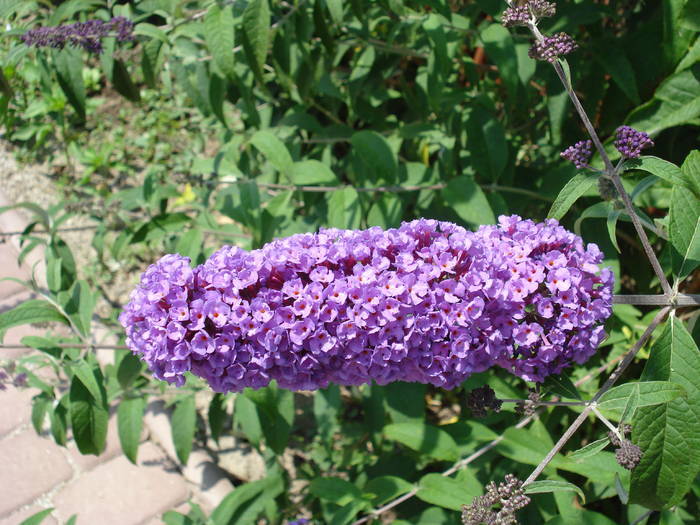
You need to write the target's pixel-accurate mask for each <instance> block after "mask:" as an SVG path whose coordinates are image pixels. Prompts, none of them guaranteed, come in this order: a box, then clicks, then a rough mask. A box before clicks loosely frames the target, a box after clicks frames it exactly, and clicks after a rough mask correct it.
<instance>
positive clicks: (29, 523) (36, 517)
mask: <svg viewBox="0 0 700 525" xmlns="http://www.w3.org/2000/svg"><path fill="white" fill-rule="evenodd" d="M52 512H53V508H50V509H44V510H41V511H39V512H37V513H36V514H32V515H31V516H29V517H28V518H26V519H24V520H22V523H20V524H19V525H39V524H40V523H41V522H42V521H44V519H45V518H47V517H48V516H49V515H50V514H51V513H52Z"/></svg>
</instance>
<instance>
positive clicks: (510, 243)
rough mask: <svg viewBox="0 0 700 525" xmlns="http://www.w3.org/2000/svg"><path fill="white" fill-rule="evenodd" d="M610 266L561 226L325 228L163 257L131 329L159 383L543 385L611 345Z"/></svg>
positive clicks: (506, 221) (129, 320)
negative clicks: (196, 257)
mask: <svg viewBox="0 0 700 525" xmlns="http://www.w3.org/2000/svg"><path fill="white" fill-rule="evenodd" d="M601 260H602V253H601V252H600V250H599V249H598V247H597V246H596V245H594V244H589V245H588V246H587V247H585V246H584V244H583V241H582V240H581V238H580V237H578V236H576V235H574V234H573V233H570V232H568V231H567V230H565V229H564V228H562V227H561V226H559V224H558V223H557V221H555V220H547V221H546V222H544V223H539V224H537V223H534V222H532V221H530V220H522V219H521V218H520V217H517V216H512V217H505V216H504V217H501V218H500V219H499V224H498V225H497V226H482V227H481V228H480V229H479V230H478V231H477V232H470V231H467V230H465V229H464V228H461V227H459V226H457V225H455V224H452V223H448V222H438V221H434V220H426V219H421V220H416V221H413V222H409V223H404V224H403V225H402V226H401V227H400V228H398V229H391V230H387V231H384V230H382V229H381V228H377V227H375V228H370V229H368V230H362V231H356V230H337V229H325V230H321V231H320V232H319V233H317V234H300V235H294V236H292V237H289V238H286V239H281V240H277V241H274V242H271V243H269V244H267V245H265V246H264V247H263V248H261V249H259V250H253V251H250V252H246V251H244V250H241V249H239V248H236V247H230V246H225V247H224V248H222V249H220V250H219V251H218V252H216V253H215V254H214V255H212V256H211V257H210V258H209V259H208V260H207V261H206V262H205V263H204V264H203V265H200V266H198V267H196V268H195V269H191V268H190V266H189V260H188V259H187V258H185V257H181V256H179V255H166V256H165V257H163V258H162V259H161V260H160V261H158V262H157V263H156V264H154V265H152V266H150V267H149V268H148V269H147V270H146V272H145V273H144V274H143V276H142V278H141V283H140V284H139V286H138V287H137V288H136V289H135V290H134V291H133V292H132V295H131V300H130V302H129V304H128V305H127V306H126V308H125V310H124V312H122V314H121V315H120V321H121V323H122V325H123V326H124V328H125V329H126V335H127V338H126V341H127V344H128V345H129V347H130V348H131V349H132V351H134V352H135V353H137V354H139V355H140V356H141V358H142V359H143V360H144V361H146V362H147V363H148V365H149V367H150V368H151V370H152V371H153V373H154V375H155V376H156V377H157V378H159V379H163V380H166V381H169V382H171V383H175V384H177V385H182V384H183V383H184V380H185V379H184V376H183V374H184V373H185V372H187V371H190V372H192V373H194V374H195V375H198V376H200V377H203V378H204V379H206V380H207V381H208V382H209V384H210V385H211V387H212V388H213V389H214V390H216V391H219V392H226V391H240V390H242V389H243V388H245V387H253V388H260V387H263V386H265V385H267V384H268V383H269V382H270V381H271V380H273V379H274V380H276V381H277V383H278V384H279V385H280V386H281V387H283V388H288V389H292V390H312V389H316V388H323V387H325V386H327V385H328V384H329V383H330V382H334V383H338V384H344V385H357V384H362V383H369V382H371V381H375V382H377V383H379V384H386V383H389V382H392V381H410V382H420V383H429V384H432V385H435V386H438V387H443V388H448V389H449V388H454V387H456V386H458V385H459V384H461V383H462V381H464V380H465V379H466V378H467V377H468V376H469V375H470V374H472V373H474V372H480V371H483V370H486V369H487V368H489V367H492V366H494V365H498V366H501V367H503V368H505V369H507V370H508V371H510V372H511V373H513V374H515V375H517V376H519V377H522V378H524V379H527V380H532V381H542V380H543V379H544V378H545V377H546V376H547V375H549V374H555V373H559V372H561V371H562V369H564V368H565V367H567V366H569V365H570V364H571V363H573V362H577V363H582V362H584V361H585V360H586V359H588V358H589V357H590V356H591V355H592V354H593V353H594V352H595V350H596V347H597V346H598V344H599V343H600V341H601V340H602V339H603V337H604V331H603V326H602V322H603V321H604V320H605V319H606V318H607V317H608V316H609V315H610V313H611V297H612V295H611V294H612V279H613V276H612V273H611V272H610V270H609V269H607V268H605V269H602V270H601V268H600V266H599V264H600V262H601Z"/></svg>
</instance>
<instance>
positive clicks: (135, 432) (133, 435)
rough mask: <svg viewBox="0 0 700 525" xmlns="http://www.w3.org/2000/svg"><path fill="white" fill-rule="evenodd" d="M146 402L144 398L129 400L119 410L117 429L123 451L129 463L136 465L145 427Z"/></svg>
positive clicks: (120, 404) (122, 403) (125, 400)
mask: <svg viewBox="0 0 700 525" xmlns="http://www.w3.org/2000/svg"><path fill="white" fill-rule="evenodd" d="M145 408H146V402H145V400H144V398H142V397H134V398H127V399H124V400H122V402H121V403H119V408H118V409H117V428H118V430H119V441H120V443H121V445H122V450H123V451H124V454H125V455H126V457H127V458H129V461H131V462H132V463H134V464H136V458H137V454H138V449H139V441H140V438H141V427H142V426H143V413H144V410H145Z"/></svg>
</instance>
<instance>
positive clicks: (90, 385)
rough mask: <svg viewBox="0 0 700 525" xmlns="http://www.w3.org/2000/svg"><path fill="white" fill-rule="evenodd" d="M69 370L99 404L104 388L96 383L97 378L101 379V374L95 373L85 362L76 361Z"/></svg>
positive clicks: (102, 397)
mask: <svg viewBox="0 0 700 525" xmlns="http://www.w3.org/2000/svg"><path fill="white" fill-rule="evenodd" d="M70 370H71V372H73V374H74V375H75V376H76V377H77V378H78V379H80V381H81V382H82V384H83V386H84V387H85V388H86V389H87V391H88V392H89V393H90V395H91V396H92V398H93V399H94V400H95V401H96V402H98V403H101V402H102V401H103V400H104V395H103V390H102V389H103V388H104V386H103V385H101V384H100V383H99V382H98V377H99V378H101V377H102V374H101V372H97V371H96V370H95V369H94V368H93V367H92V365H90V364H89V363H88V362H87V361H78V362H77V363H76V364H74V365H72V366H71V367H70ZM98 374H99V375H98Z"/></svg>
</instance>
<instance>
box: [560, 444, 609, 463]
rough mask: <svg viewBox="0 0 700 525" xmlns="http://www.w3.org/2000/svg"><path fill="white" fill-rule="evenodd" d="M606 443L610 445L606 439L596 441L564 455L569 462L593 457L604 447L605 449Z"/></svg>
mask: <svg viewBox="0 0 700 525" xmlns="http://www.w3.org/2000/svg"><path fill="white" fill-rule="evenodd" d="M608 443H610V440H609V439H608V438H603V439H598V440H596V441H593V442H592V443H589V444H588V445H586V446H584V447H581V448H580V449H578V450H574V451H573V452H570V453H569V454H567V455H566V457H567V458H569V459H571V460H574V461H578V460H581V459H585V458H588V457H591V456H595V455H596V454H597V453H598V452H600V451H602V450H603V449H604V448H605V447H607V446H608Z"/></svg>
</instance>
